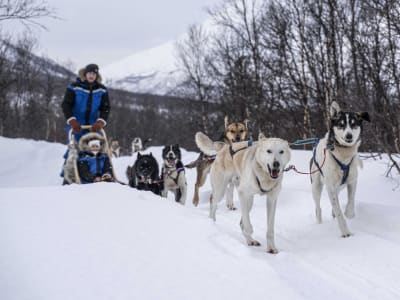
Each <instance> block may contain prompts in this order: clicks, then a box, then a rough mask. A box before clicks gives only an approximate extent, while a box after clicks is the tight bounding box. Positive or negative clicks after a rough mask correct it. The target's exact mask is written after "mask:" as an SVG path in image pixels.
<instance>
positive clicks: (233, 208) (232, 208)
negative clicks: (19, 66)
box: [228, 206, 236, 210]
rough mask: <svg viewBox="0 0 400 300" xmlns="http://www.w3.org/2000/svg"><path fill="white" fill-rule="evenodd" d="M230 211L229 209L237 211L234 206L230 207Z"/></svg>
mask: <svg viewBox="0 0 400 300" xmlns="http://www.w3.org/2000/svg"><path fill="white" fill-rule="evenodd" d="M228 209H229V210H236V207H234V206H228Z"/></svg>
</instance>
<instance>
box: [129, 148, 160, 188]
mask: <svg viewBox="0 0 400 300" xmlns="http://www.w3.org/2000/svg"><path fill="white" fill-rule="evenodd" d="M159 173H160V169H159V167H158V163H157V160H156V159H155V158H154V156H153V154H152V153H150V154H140V152H139V153H138V154H137V157H136V160H135V163H134V164H133V166H128V167H127V168H126V177H127V178H128V180H129V186H130V187H133V188H136V189H138V190H145V191H152V192H153V193H154V194H156V195H161V190H162V185H161V184H160V180H159Z"/></svg>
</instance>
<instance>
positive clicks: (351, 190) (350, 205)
mask: <svg viewBox="0 0 400 300" xmlns="http://www.w3.org/2000/svg"><path fill="white" fill-rule="evenodd" d="M356 187H357V181H355V182H353V183H350V184H348V185H347V205H346V209H345V211H344V215H345V216H346V217H347V218H349V219H352V218H354V216H355V212H354V197H355V194H356Z"/></svg>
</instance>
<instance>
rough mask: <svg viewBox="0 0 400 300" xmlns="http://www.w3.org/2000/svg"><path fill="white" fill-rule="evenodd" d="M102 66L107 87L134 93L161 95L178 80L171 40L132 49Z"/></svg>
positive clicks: (178, 81)
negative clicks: (128, 54) (141, 49)
mask: <svg viewBox="0 0 400 300" xmlns="http://www.w3.org/2000/svg"><path fill="white" fill-rule="evenodd" d="M102 69H103V70H102V75H103V77H104V79H105V81H106V82H107V83H108V85H109V86H111V87H113V88H118V89H124V90H127V91H130V92H136V93H150V94H156V95H165V94H169V93H170V92H171V91H172V90H173V89H174V88H175V87H176V86H177V85H178V84H179V83H181V82H182V73H181V72H180V71H179V70H178V67H177V64H176V54H175V41H169V42H166V43H164V44H161V45H159V46H157V47H154V48H150V49H146V50H144V51H140V52H136V53H134V54H132V55H130V56H128V57H126V58H123V59H121V60H119V61H117V62H115V63H112V64H110V65H108V66H105V67H103V68H102Z"/></svg>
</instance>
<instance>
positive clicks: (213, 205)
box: [210, 174, 228, 221]
mask: <svg viewBox="0 0 400 300" xmlns="http://www.w3.org/2000/svg"><path fill="white" fill-rule="evenodd" d="M221 176H222V178H223V182H222V183H219V182H218V181H217V182H215V181H214V182H213V181H211V183H212V191H211V197H210V218H211V219H213V220H214V221H215V220H216V216H215V215H216V211H217V207H218V203H219V202H220V201H221V200H222V198H223V197H224V194H225V190H226V186H227V185H228V182H227V180H226V179H225V178H224V175H223V174H221Z"/></svg>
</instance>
